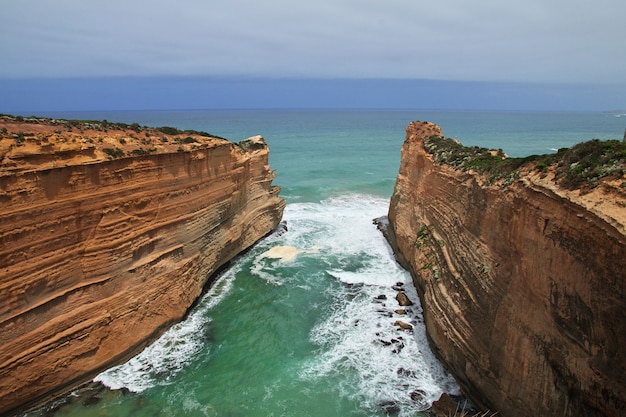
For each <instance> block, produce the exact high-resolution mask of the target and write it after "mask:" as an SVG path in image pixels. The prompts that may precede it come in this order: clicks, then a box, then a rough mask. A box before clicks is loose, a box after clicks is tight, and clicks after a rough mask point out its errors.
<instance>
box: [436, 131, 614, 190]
mask: <svg viewBox="0 0 626 417" xmlns="http://www.w3.org/2000/svg"><path fill="white" fill-rule="evenodd" d="M424 147H425V148H426V150H427V151H428V152H429V153H430V154H432V155H433V156H434V160H435V162H438V163H444V164H447V165H449V166H452V167H454V168H455V169H460V170H463V171H467V170H470V169H474V170H476V171H478V172H480V173H483V174H487V175H489V181H490V182H495V181H498V180H503V182H502V184H503V185H505V186H506V185H509V184H511V183H513V182H514V181H515V179H516V178H517V177H518V176H519V172H520V170H521V168H522V167H525V166H529V165H530V164H534V169H535V170H538V171H540V172H544V173H545V172H547V170H548V167H550V166H555V172H556V180H557V181H558V182H559V184H560V185H561V186H563V187H565V188H568V189H574V188H580V187H582V186H584V185H587V186H590V187H592V188H593V187H595V186H597V184H598V181H599V179H600V178H621V177H622V176H623V175H624V173H626V168H625V167H626V143H625V142H622V141H619V140H607V141H601V140H599V139H593V140H590V141H587V142H582V143H579V144H577V145H574V146H573V147H572V148H561V149H559V150H558V151H557V153H556V154H546V155H530V156H527V157H525V158H507V157H505V155H504V153H503V152H502V150H501V149H500V150H498V151H497V152H495V151H492V150H489V149H487V148H479V147H478V146H472V147H468V146H463V145H461V144H460V143H459V142H458V141H456V140H454V139H450V138H445V137H442V136H432V137H429V138H427V139H426V140H425V141H424ZM494 153H495V155H494Z"/></svg>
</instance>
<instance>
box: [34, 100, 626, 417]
mask: <svg viewBox="0 0 626 417" xmlns="http://www.w3.org/2000/svg"><path fill="white" fill-rule="evenodd" d="M38 116H49V117H56V118H67V119H91V120H94V119H95V120H103V119H106V120H108V121H111V122H124V123H134V122H137V123H139V124H141V125H149V126H173V127H177V128H180V129H195V130H203V131H207V132H210V133H212V134H215V135H218V136H222V137H225V138H227V139H230V140H232V141H239V140H242V139H245V138H247V137H250V136H253V135H259V134H260V135H263V136H264V137H265V140H266V141H267V143H268V144H269V146H270V164H271V166H272V168H274V169H275V170H276V172H277V174H278V176H277V178H276V180H275V181H274V184H276V185H281V186H282V187H283V190H282V192H281V194H282V196H283V197H285V199H286V200H287V203H288V204H287V208H286V211H285V216H284V220H286V222H287V226H288V229H289V230H288V232H287V233H284V234H282V235H278V234H275V235H271V236H269V237H267V238H265V239H264V240H262V241H261V242H259V244H257V245H256V246H255V247H254V248H253V249H252V250H251V251H249V252H247V253H246V254H244V255H242V256H240V257H239V258H237V259H236V260H235V261H234V262H233V263H232V266H231V267H230V268H229V269H228V270H226V271H225V272H223V273H222V274H221V276H220V277H219V279H218V280H217V282H216V284H215V285H214V286H213V287H212V288H211V289H209V290H208V292H207V293H206V295H205V296H204V297H203V299H202V300H201V301H200V302H199V303H198V305H197V306H196V307H195V308H194V310H193V311H192V312H191V313H190V314H189V315H188V317H187V319H186V320H185V321H183V322H181V323H179V324H176V325H175V326H173V327H172V328H171V329H170V330H169V331H168V332H167V333H165V334H164V335H163V337H162V338H161V339H159V340H157V341H156V342H155V343H153V344H152V345H151V346H149V347H148V348H146V349H145V350H144V351H143V352H142V353H140V354H139V355H137V356H136V357H135V358H133V359H131V360H130V361H129V362H127V363H125V364H121V365H120V366H117V367H115V368H113V369H110V370H108V371H106V372H104V373H102V374H100V375H99V376H98V377H97V378H96V380H97V381H99V382H101V383H102V384H104V386H106V387H109V388H106V389H104V388H97V387H95V388H94V387H89V388H85V389H82V390H79V391H77V392H75V393H73V394H72V395H70V396H68V397H65V398H63V399H61V400H59V401H55V402H51V403H50V404H48V405H47V406H46V407H44V408H42V409H39V410H36V411H33V412H31V413H29V414H28V415H29V416H40V415H54V416H58V417H60V416H116V417H122V416H220V417H221V416H224V417H225V416H241V417H269V416H287V417H306V416H310V417H349V416H355V417H356V416H381V417H382V416H386V415H389V414H393V415H398V416H401V417H408V416H418V415H420V413H421V411H423V410H425V409H426V408H428V407H429V406H430V403H431V402H432V401H433V400H436V399H437V398H438V397H439V395H440V394H441V393H442V392H444V391H446V392H453V393H455V392H458V387H457V386H456V384H455V382H454V380H453V378H452V377H451V376H450V375H448V374H447V373H446V372H445V370H444V369H443V368H442V367H441V365H440V364H439V363H438V362H437V361H436V359H435V358H434V356H433V354H432V353H431V351H430V349H429V347H428V343H427V340H426V337H425V329H424V326H423V324H422V315H421V312H422V310H421V307H420V306H419V303H416V305H415V306H413V307H411V308H410V311H409V315H408V316H400V315H398V314H397V313H396V312H395V311H394V310H395V309H397V308H398V307H397V304H396V302H395V299H394V297H395V293H396V291H395V290H394V289H392V286H396V285H398V283H400V284H399V285H402V286H403V287H404V288H406V289H407V292H408V294H409V297H410V298H412V299H413V300H414V301H418V300H417V294H416V293H415V289H414V288H413V287H412V284H411V277H410V276H409V274H408V273H407V272H406V271H404V270H402V269H401V268H400V267H399V266H398V265H397V264H396V262H395V260H394V257H393V254H392V252H391V250H390V249H389V247H388V245H387V243H386V242H385V240H384V238H383V237H382V235H381V234H380V233H379V232H378V230H376V227H375V225H373V224H372V219H374V218H377V217H380V216H384V215H386V214H387V209H388V200H389V197H390V196H391V193H392V191H393V186H394V183H395V177H396V175H397V172H398V167H399V162H400V148H401V146H402V143H403V141H404V130H405V127H406V126H407V124H408V123H409V122H411V121H415V120H422V121H430V122H434V123H437V124H439V125H440V126H441V127H442V129H443V133H444V135H446V136H448V137H454V138H457V139H459V140H460V141H461V142H462V143H463V144H465V145H478V146H484V147H489V148H501V149H503V150H504V151H505V152H506V153H507V154H508V155H510V156H527V155H530V154H539V153H550V152H554V151H555V150H556V149H558V148H561V147H569V146H572V145H574V144H576V143H578V142H582V141H586V140H589V139H592V138H599V139H620V140H621V139H622V138H623V135H624V129H625V128H626V114H621V113H616V112H613V113H611V112H605V113H602V112H589V113H588V112H580V113H579V112H576V113H572V112H567V113H558V112H536V113H535V112H482V111H466V112H464V111H430V110H380V111H378V110H221V111H216V110H208V111H201V110H194V111H146V112H141V111H132V112H63V113H53V112H49V113H43V114H38ZM270 250H272V252H269V251H270ZM276 254H279V255H280V254H282V255H283V257H282V258H281V257H276ZM293 254H295V256H294V257H290V256H289V255H293ZM396 320H403V321H406V322H411V323H412V324H413V325H414V331H413V332H412V333H408V332H402V331H399V330H397V329H396V328H395V327H394V325H393V323H394V322H395V321H396ZM51 413H52V414H51Z"/></svg>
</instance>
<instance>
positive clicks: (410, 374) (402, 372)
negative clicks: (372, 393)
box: [396, 368, 415, 378]
mask: <svg viewBox="0 0 626 417" xmlns="http://www.w3.org/2000/svg"><path fill="white" fill-rule="evenodd" d="M396 372H397V373H398V376H406V377H410V378H415V371H411V370H410V369H406V368H398V370H397V371H396Z"/></svg>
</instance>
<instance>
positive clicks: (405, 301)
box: [396, 292, 413, 307]
mask: <svg viewBox="0 0 626 417" xmlns="http://www.w3.org/2000/svg"><path fill="white" fill-rule="evenodd" d="M396 300H397V301H398V304H400V305H401V306H402V307H407V306H412V305H413V301H411V300H410V299H409V297H407V295H406V294H405V293H403V292H398V295H396Z"/></svg>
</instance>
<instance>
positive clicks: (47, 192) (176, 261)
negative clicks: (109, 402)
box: [0, 117, 285, 414]
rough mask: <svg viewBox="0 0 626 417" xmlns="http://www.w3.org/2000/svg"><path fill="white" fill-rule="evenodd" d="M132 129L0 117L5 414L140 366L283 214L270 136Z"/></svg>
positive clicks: (0, 376)
mask: <svg viewBox="0 0 626 417" xmlns="http://www.w3.org/2000/svg"><path fill="white" fill-rule="evenodd" d="M131 127H132V128H128V129H124V128H120V127H119V126H117V127H115V126H114V127H111V125H109V124H106V123H105V124H87V123H74V124H68V123H67V122H57V121H50V120H42V121H33V120H29V121H23V120H13V119H11V118H6V117H2V118H0V133H1V134H0V161H2V164H1V165H0V299H1V300H2V302H1V303H0V414H2V413H5V412H7V411H8V410H12V409H15V408H16V407H22V406H24V405H25V404H27V403H31V402H33V401H36V400H38V399H40V398H42V397H45V396H49V395H50V394H52V393H55V392H56V393H59V392H62V391H65V390H67V389H70V388H71V387H72V386H74V385H76V384H79V383H81V382H84V381H86V380H88V379H89V378H91V377H93V376H94V375H95V374H96V373H97V372H99V371H102V370H103V369H105V368H106V367H109V366H111V365H112V364H115V363H118V362H120V361H122V360H124V359H127V358H129V357H130V356H131V355H132V354H134V353H136V352H137V351H138V349H140V348H141V347H143V346H144V345H145V344H146V343H148V342H149V341H151V340H153V339H154V338H155V337H157V336H158V335H159V334H160V333H162V332H163V331H164V330H165V329H166V328H167V327H168V326H170V325H171V324H172V323H174V322H176V321H178V320H180V319H181V318H182V317H183V316H184V314H185V313H186V311H187V310H188V308H189V307H190V306H191V305H192V303H193V302H194V301H195V300H196V299H197V297H198V296H199V295H200V294H201V291H202V289H203V287H204V286H205V284H207V281H208V280H209V278H210V277H211V275H212V274H213V273H214V272H216V270H217V269H218V268H219V267H220V266H222V265H224V264H225V263H227V262H228V261H229V260H230V259H232V258H233V257H234V256H236V255H237V254H239V253H240V252H242V251H243V250H245V249H246V248H248V247H250V246H251V245H252V244H254V243H255V242H256V241H257V240H258V239H260V238H261V237H263V236H264V235H266V234H268V233H269V232H271V231H272V229H273V228H274V227H275V226H276V225H277V224H278V223H279V221H280V219H281V217H282V212H283V208H284V205H285V202H284V200H283V199H282V198H280V197H279V196H278V193H279V187H275V186H272V180H273V179H274V177H275V175H274V173H273V171H272V170H271V169H270V168H269V165H268V153H269V150H268V147H267V145H266V144H265V142H264V141H263V139H262V138H261V137H255V138H251V139H249V140H247V141H244V142H241V143H240V144H234V143H231V142H229V141H227V140H224V139H221V138H214V137H207V136H206V135H201V134H197V133H198V132H193V133H188V132H178V133H176V132H174V133H173V134H164V133H163V132H161V131H159V130H155V129H147V128H139V127H138V126H131ZM167 131H168V132H169V130H167ZM170 133H172V132H170Z"/></svg>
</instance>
